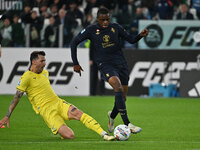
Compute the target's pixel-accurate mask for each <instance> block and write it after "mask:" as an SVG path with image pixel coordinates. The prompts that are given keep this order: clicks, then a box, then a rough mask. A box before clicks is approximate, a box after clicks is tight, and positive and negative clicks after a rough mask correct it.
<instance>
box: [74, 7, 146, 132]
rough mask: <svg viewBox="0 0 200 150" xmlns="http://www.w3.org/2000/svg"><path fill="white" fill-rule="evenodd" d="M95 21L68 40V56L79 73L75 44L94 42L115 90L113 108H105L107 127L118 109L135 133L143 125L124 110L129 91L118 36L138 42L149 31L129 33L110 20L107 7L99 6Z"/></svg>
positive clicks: (103, 72) (111, 127) (100, 65)
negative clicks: (134, 123) (133, 35)
mask: <svg viewBox="0 0 200 150" xmlns="http://www.w3.org/2000/svg"><path fill="white" fill-rule="evenodd" d="M97 21H98V23H97V24H94V25H90V26H88V27H87V28H85V29H83V30H82V31H81V32H80V33H79V34H78V35H77V36H76V37H75V39H74V40H73V41H72V43H71V56H72V60H73V63H74V71H75V72H77V73H79V74H80V75H81V71H83V69H82V67H81V66H80V65H79V62H78V60H77V46H78V44H79V43H81V42H82V41H84V40H86V39H90V40H91V42H92V43H93V44H94V46H95V52H94V53H95V54H94V55H95V58H94V59H95V62H96V63H97V65H98V69H99V70H100V72H101V75H102V78H103V79H104V80H105V81H107V82H108V83H109V84H110V85H111V86H112V88H113V90H114V92H115V104H114V107H113V110H112V111H109V112H108V117H109V124H108V131H109V132H113V130H114V119H115V117H116V116H117V114H118V113H120V115H121V117H122V120H123V122H124V124H125V125H127V126H128V127H129V128H130V130H131V132H132V133H138V132H140V131H141V130H142V129H141V128H140V127H137V126H134V125H133V124H131V123H130V121H129V119H128V116H127V111H126V104H125V100H126V96H127V92H128V80H129V74H128V65H127V62H126V60H125V58H124V55H123V52H122V50H121V47H120V37H121V38H123V39H125V40H127V41H128V42H130V43H136V42H138V41H139V40H140V39H141V38H142V37H144V36H147V35H148V30H147V29H144V30H143V31H142V32H141V33H140V34H138V35H137V36H136V37H132V36H131V35H130V34H129V33H128V32H126V31H125V30H124V29H123V28H122V27H121V26H120V25H119V24H117V23H110V13H109V10H108V9H107V8H100V9H99V10H98V12H97Z"/></svg>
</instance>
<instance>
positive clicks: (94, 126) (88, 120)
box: [80, 113, 104, 135]
mask: <svg viewBox="0 0 200 150" xmlns="http://www.w3.org/2000/svg"><path fill="white" fill-rule="evenodd" d="M80 121H81V122H82V123H83V124H84V125H85V126H86V127H87V128H88V129H91V130H93V131H95V132H96V133H98V134H99V135H101V133H102V132H103V131H104V130H103V129H102V128H101V126H100V124H99V123H98V122H97V121H96V120H95V119H94V118H92V117H91V116H89V115H88V114H86V113H83V115H82V116H81V120H80Z"/></svg>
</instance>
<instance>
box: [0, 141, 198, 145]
mask: <svg viewBox="0 0 200 150" xmlns="http://www.w3.org/2000/svg"><path fill="white" fill-rule="evenodd" d="M45 143H47V144H49V143H65V142H63V141H60V142H59V141H58V142H55V141H52V142H50V141H29V142H2V141H0V144H45ZM66 143H71V144H77V143H81V144H89V143H95V144H102V143H103V144H106V143H108V144H110V143H173V144H200V141H111V142H108V141H66Z"/></svg>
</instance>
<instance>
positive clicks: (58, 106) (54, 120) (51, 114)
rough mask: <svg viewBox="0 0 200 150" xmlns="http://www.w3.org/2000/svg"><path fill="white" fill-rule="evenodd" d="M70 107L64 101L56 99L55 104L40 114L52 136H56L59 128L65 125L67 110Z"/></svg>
mask: <svg viewBox="0 0 200 150" xmlns="http://www.w3.org/2000/svg"><path fill="white" fill-rule="evenodd" d="M70 106H71V104H70V103H67V102H66V101H65V100H62V99H58V102H57V103H54V104H51V105H49V106H47V107H46V108H45V109H43V110H42V111H41V112H40V115H41V116H42V117H43V119H44V121H45V122H46V124H47V126H48V127H49V128H50V129H51V131H52V132H53V134H57V133H58V130H59V128H60V127H61V126H62V125H63V124H65V120H69V118H68V110H69V107H70Z"/></svg>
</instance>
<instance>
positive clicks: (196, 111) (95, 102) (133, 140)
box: [0, 95, 200, 150]
mask: <svg viewBox="0 0 200 150" xmlns="http://www.w3.org/2000/svg"><path fill="white" fill-rule="evenodd" d="M62 98H63V99H65V100H66V101H68V102H70V103H72V104H74V105H76V106H77V107H78V108H79V109H81V110H83V111H84V112H86V113H88V114H89V115H91V116H92V117H94V118H95V119H96V120H97V121H98V122H99V123H100V124H101V126H102V127H103V128H104V129H105V130H106V131H107V123H108V119H107V112H108V110H110V109H112V107H113V104H114V97H113V96H97V97H62ZM12 99H13V96H2V95H1V96H0V119H1V118H3V117H4V116H5V114H6V113H7V110H8V107H9V105H10V102H11V101H12ZM127 111H128V116H129V119H130V121H131V122H132V123H133V124H135V125H138V126H140V127H142V129H143V130H142V132H141V133H138V134H135V135H134V134H132V135H131V137H130V138H129V140H128V141H110V142H108V141H103V140H102V138H101V137H100V136H99V135H98V134H96V133H95V132H93V131H91V130H89V129H87V128H86V127H85V126H84V125H82V123H81V122H79V121H74V120H72V121H68V122H67V125H68V126H69V127H70V128H72V129H73V131H74V132H75V139H74V140H61V139H60V137H59V135H56V136H54V135H53V134H52V133H51V131H50V129H49V128H48V127H47V126H46V124H45V123H44V121H43V120H42V118H41V117H40V116H39V115H36V114H35V112H34V111H33V110H32V106H31V105H30V103H29V101H28V99H27V97H26V96H23V98H22V99H21V101H20V102H19V104H18V106H17V107H16V109H15V110H14V112H13V114H12V116H11V119H10V128H9V129H8V128H4V129H3V128H2V129H0V150H5V149H6V150H11V149H12V150H19V149H20V150H29V149H34V150H35V149H37V150H40V149H41V150H54V149H55V150H60V149H69V150H77V149H80V150H200V99H181V98H175V99H174V98H138V97H128V100H127ZM118 124H122V120H121V117H120V115H118V116H117V118H116V120H115V125H118Z"/></svg>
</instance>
